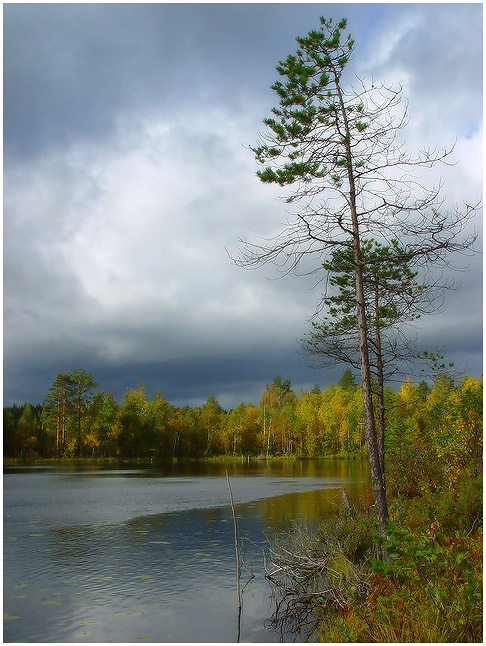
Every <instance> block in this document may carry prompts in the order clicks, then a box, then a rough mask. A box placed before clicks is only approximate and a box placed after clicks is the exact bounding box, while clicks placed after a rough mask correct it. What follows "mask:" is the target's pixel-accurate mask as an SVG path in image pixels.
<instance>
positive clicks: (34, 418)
mask: <svg viewBox="0 0 486 646" xmlns="http://www.w3.org/2000/svg"><path fill="white" fill-rule="evenodd" d="M96 387H97V384H96V383H95V382H94V381H93V378H92V377H91V375H88V374H87V373H85V372H84V371H82V370H76V371H74V372H73V373H70V374H63V373H59V375H58V376H57V377H56V380H55V381H54V383H53V385H52V386H51V388H50V389H49V392H48V394H47V396H46V400H45V402H44V403H43V404H40V405H33V404H25V405H24V406H22V407H19V406H12V407H9V408H5V409H4V455H5V456H9V457H23V458H32V457H36V456H39V457H56V456H64V457H73V456H83V457H93V458H95V457H118V456H119V457H151V458H172V457H186V456H187V457H203V456H212V455H228V454H229V455H242V454H243V455H292V456H302V457H315V456H329V455H360V454H363V455H364V453H365V431H364V424H363V404H362V397H361V389H360V386H359V385H358V384H356V383H355V380H354V378H353V376H352V374H351V372H350V371H349V370H346V371H345V372H344V374H343V377H342V378H341V379H340V381H339V383H338V384H336V385H330V386H327V387H326V388H324V389H322V390H321V389H320V388H319V387H318V386H315V387H314V388H313V389H312V390H310V391H309V392H300V393H295V392H294V391H293V390H292V386H291V383H290V381H289V380H288V379H286V380H282V379H281V378H280V377H276V378H275V379H274V381H273V382H272V383H270V384H267V386H266V387H265V390H264V392H263V394H262V397H261V399H260V402H259V404H258V406H254V405H252V404H248V405H246V404H243V403H242V404H240V405H239V406H238V407H237V408H235V409H233V410H231V411H225V410H223V408H222V407H221V406H220V404H219V403H218V401H217V399H216V398H215V397H214V395H210V396H209V397H208V399H207V401H206V403H205V404H204V405H203V406H202V407H197V408H189V407H183V408H181V407H175V406H172V405H170V404H169V403H168V402H167V401H166V400H165V399H164V398H163V396H162V395H161V394H160V393H156V394H155V396H154V397H153V399H152V400H151V401H150V400H149V399H147V396H146V394H145V391H144V387H143V385H141V386H139V387H138V388H136V389H132V388H130V389H128V390H127V393H126V395H125V397H124V399H123V403H122V404H121V405H119V404H118V403H117V402H116V401H115V399H114V398H113V395H111V394H109V393H108V394H104V393H103V392H97V393H94V394H93V390H95V389H96ZM385 399H386V402H385V404H386V415H387V438H386V448H387V453H388V455H389V456H391V455H395V454H396V455H397V457H398V453H400V457H401V458H403V457H404V453H406V452H410V457H411V458H412V457H413V456H415V457H417V452H420V451H422V452H424V451H429V450H433V451H435V452H436V453H437V456H438V457H439V458H440V457H441V456H446V455H447V456H449V457H450V456H452V455H454V456H455V457H454V460H452V462H451V464H452V465H459V463H460V461H461V460H473V461H474V463H475V464H476V463H477V464H478V465H479V460H480V456H481V436H482V421H481V413H482V380H477V379H473V378H471V377H465V378H464V379H463V380H462V381H461V382H460V383H459V384H458V385H454V382H453V380H452V378H451V377H449V376H448V375H441V376H439V377H438V378H437V379H436V380H435V382H434V384H433V386H432V387H429V386H428V384H427V383H426V382H425V381H422V382H420V383H419V384H413V383H412V382H411V381H410V380H408V381H407V382H406V383H405V384H403V385H402V387H401V389H400V390H399V391H398V392H394V391H392V390H391V389H390V388H387V389H386V395H385ZM415 462H416V463H417V464H418V465H420V464H422V465H423V468H424V469H427V468H429V466H430V462H428V461H427V460H425V459H424V460H422V461H420V460H414V463H415ZM397 463H405V464H406V463H407V461H406V460H405V462H404V461H403V459H400V460H398V461H397ZM405 475H406V474H404V476H405ZM405 479H406V478H405Z"/></svg>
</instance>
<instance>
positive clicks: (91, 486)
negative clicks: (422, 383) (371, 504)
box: [4, 460, 368, 642]
mask: <svg viewBox="0 0 486 646" xmlns="http://www.w3.org/2000/svg"><path fill="white" fill-rule="evenodd" d="M226 469H228V472H229V474H230V477H231V482H232V487H233V493H234V498H235V505H236V514H237V521H238V530H239V535H240V538H241V545H242V554H243V558H244V561H245V564H246V565H247V566H248V567H249V568H250V569H251V571H252V572H253V574H254V575H255V577H254V578H253V579H252V580H251V581H250V582H249V584H248V585H247V586H246V587H245V588H244V592H243V614H242V622H241V639H242V640H244V641H253V642H264V641H270V642H276V641H278V639H279V634H278V633H277V632H276V630H274V629H272V628H271V626H270V625H269V622H268V619H269V617H270V616H271V614H272V611H273V607H272V599H271V594H270V589H269V587H268V584H267V582H266V580H265V578H264V572H263V559H262V552H261V548H262V546H263V545H264V544H265V542H266V540H267V538H270V539H271V537H272V535H274V533H275V532H277V531H280V530H284V529H285V528H286V527H288V525H289V523H291V522H293V521H299V522H306V523H311V524H312V523H314V522H316V520H317V519H318V518H319V516H321V515H322V514H325V513H326V509H329V506H330V505H333V504H335V502H338V501H339V498H340V490H341V489H342V488H345V489H346V491H347V492H348V496H350V497H354V496H357V495H362V494H366V492H367V490H368V485H367V481H368V480H367V469H366V465H365V464H364V463H362V462H361V461H349V462H348V461H345V460H339V461H338V460H336V461H324V460H321V461H310V460H308V461H292V462H289V463H287V464H285V462H283V461H280V462H274V463H245V462H242V463H228V464H227V465H223V464H215V463H209V462H208V463H199V464H197V465H192V466H191V465H190V464H189V465H188V464H185V465H181V464H179V465H174V464H172V465H170V466H167V467H164V469H161V468H155V469H108V470H106V469H99V468H88V469H86V468H81V469H73V468H72V467H71V468H70V469H66V468H61V469H43V470H38V469H37V470H36V469H30V470H27V471H28V472H27V473H25V472H24V473H18V472H16V471H15V470H7V472H6V475H5V476H4V552H5V566H4V613H5V614H4V640H5V641H7V642H8V641H26V642H29V641H35V642H37V641H39V642H41V641H52V642H60V641H62V642H64V641H71V642H72V641H76V642H85V641H86V642H135V641H139V640H144V641H151V642H234V641H235V639H236V619H237V600H236V581H235V562H234V558H235V555H234V544H233V526H232V522H233V521H232V517H231V510H230V507H229V505H228V490H227V485H226V480H225V477H224V473H225V471H226ZM201 501H205V502H203V503H202V502H201ZM245 576H246V570H245V569H244V568H243V571H242V582H243V584H244V583H245ZM291 638H292V637H291V636H289V640H290V639H291Z"/></svg>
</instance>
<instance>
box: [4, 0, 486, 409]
mask: <svg viewBox="0 0 486 646" xmlns="http://www.w3.org/2000/svg"><path fill="white" fill-rule="evenodd" d="M320 15H324V16H326V17H331V16H334V17H336V18H338V19H339V18H340V17H342V16H346V17H347V18H348V26H349V30H350V31H351V32H352V33H353V35H354V36H355V38H356V53H355V58H354V60H353V62H352V66H353V70H354V71H356V72H357V73H358V74H360V75H362V76H369V75H371V74H372V75H373V76H374V77H375V78H377V79H379V80H384V81H389V82H393V83H401V84H402V85H403V88H404V94H405V96H406V97H407V99H408V100H409V113H410V126H409V128H408V134H407V139H408V142H409V143H410V145H411V146H412V147H413V146H415V145H417V144H418V145H423V144H426V145H429V144H430V145H434V144H439V145H447V144H449V143H453V142H454V141H457V143H456V149H455V153H454V157H455V159H456V161H457V164H456V166H455V167H454V168H453V169H445V170H443V171H442V176H443V177H444V180H445V195H446V196H447V199H448V204H450V205H454V204H455V203H461V202H462V201H463V200H467V201H469V202H473V201H475V200H477V199H478V198H479V197H480V196H481V188H482V169H481V165H482V121H481V116H482V6H481V5H480V4H427V5H423V4H196V5H194V4H192V5H188V4H5V5H4V402H5V404H9V403H12V402H17V403H22V402H24V401H26V400H29V401H42V400H43V398H44V396H45V394H46V390H47V388H48V387H49V385H50V384H51V383H52V381H53V379H54V378H55V376H56V374H57V373H58V372H59V371H71V370H73V369H74V368H75V367H81V368H84V369H85V370H87V371H88V372H91V373H92V374H93V376H94V378H95V379H96V380H98V381H100V382H101V387H102V388H103V389H104V390H105V391H106V392H113V393H114V394H115V396H116V397H117V398H118V399H119V400H120V401H121V399H122V397H123V394H124V392H126V389H127V388H128V387H136V386H137V384H138V383H139V382H141V381H143V382H144V383H145V384H146V388H147V393H148V394H149V396H150V395H152V394H153V393H154V392H155V390H157V389H160V391H161V392H162V394H163V395H164V396H165V397H166V398H167V399H168V400H169V401H170V402H171V403H173V404H177V405H186V404H189V405H198V404H200V403H201V402H203V401H204V400H205V399H206V398H207V397H208V395H209V394H210V393H211V392H212V393H214V394H215V395H216V396H217V397H218V399H219V400H220V401H221V403H222V404H223V405H224V406H225V407H227V408H230V407H233V406H235V405H237V404H238V403H239V402H241V401H242V400H244V401H245V402H248V401H253V402H255V403H256V402H257V401H258V399H259V396H260V394H261V392H262V389H263V387H264V384H265V383H267V382H269V381H271V380H273V378H274V377H275V376H276V375H281V376H282V378H286V377H289V378H290V379H291V381H292V384H293V385H294V387H295V388H296V389H298V388H308V387H312V386H313V385H314V384H315V383H318V384H320V385H325V384H326V383H329V382H331V381H334V382H335V381H336V380H337V379H339V376H340V375H341V373H342V368H338V369H336V370H327V371H316V370H315V369H311V368H309V367H308V366H307V360H306V358H305V356H303V355H302V353H301V351H300V349H299V338H301V337H302V336H303V334H304V332H305V329H306V322H307V320H308V318H309V317H310V316H311V315H312V313H313V311H314V308H315V306H316V302H317V300H318V298H319V290H315V289H314V290H313V289H312V287H313V285H314V283H315V279H309V278H301V277H294V276H289V277H286V278H282V279H280V280H275V278H276V276H278V272H277V271H276V269H275V268H273V267H271V266H266V267H264V268H262V269H259V270H256V271H248V270H245V269H242V268H239V267H237V266H235V265H234V264H233V263H232V262H231V260H230V258H229V256H228V252H229V253H236V251H237V248H238V236H241V237H246V238H249V239H250V240H253V241H258V240H259V239H260V238H261V237H262V236H268V235H271V234H272V233H274V232H276V231H278V230H279V227H280V225H281V223H282V222H284V221H285V219H286V213H285V206H284V205H283V204H282V203H281V202H279V201H278V200H277V199H276V197H277V195H278V187H277V188H276V187H275V186H273V185H263V184H261V183H260V182H259V180H258V178H257V177H256V175H255V171H256V170H257V167H256V164H255V161H254V159H253V155H252V153H251V151H250V150H249V149H248V146H249V145H251V144H254V143H255V142H256V138H257V134H258V132H259V131H261V129H262V119H263V118H265V117H267V116H268V115H269V111H270V109H271V107H272V106H273V105H274V104H275V97H274V96H273V92H272V91H271V90H270V85H271V84H272V83H273V82H274V81H275V80H276V77H277V74H276V72H275V65H276V64H277V63H278V61H279V60H281V59H282V58H285V57H286V56H287V54H289V53H293V52H295V50H296V44H295V40H294V39H295V36H299V35H305V34H306V33H307V32H308V31H309V30H310V29H313V28H316V27H318V25H319V16H320ZM476 227H477V229H478V230H480V227H481V217H480V214H479V215H478V218H477V222H476ZM469 263H470V269H469V271H468V272H466V273H463V274H461V275H460V277H459V278H460V280H461V283H462V287H461V290H459V291H456V292H453V293H450V294H447V296H446V303H445V306H444V308H443V311H442V312H441V314H440V315H436V316H434V317H431V318H429V319H428V320H424V321H423V322H422V323H421V324H420V326H419V328H418V332H419V334H420V340H421V342H423V343H424V345H425V346H428V347H429V348H432V347H435V346H436V345H437V344H441V345H442V344H446V352H447V356H448V359H449V360H451V361H456V363H457V364H459V365H460V366H461V367H462V369H463V370H465V372H466V373H468V374H472V375H475V376H477V375H479V374H481V373H482V358H481V349H482V338H481V335H482V323H481V315H482V305H481V297H482V285H481V259H480V257H476V258H473V259H472V260H470V261H469Z"/></svg>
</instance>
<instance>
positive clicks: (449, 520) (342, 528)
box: [274, 479, 483, 642]
mask: <svg viewBox="0 0 486 646" xmlns="http://www.w3.org/2000/svg"><path fill="white" fill-rule="evenodd" d="M390 518H391V522H390V524H389V526H388V531H387V539H386V540H381V541H380V540H379V539H378V540H377V536H376V527H375V520H374V510H373V509H372V508H370V507H366V506H365V505H363V504H361V505H360V504H354V505H349V506H347V505H343V507H342V508H341V509H340V510H336V512H335V513H334V515H333V517H331V518H329V519H327V520H326V521H325V522H324V523H323V524H322V525H321V526H320V528H319V530H318V532H317V534H316V535H313V536H309V535H308V534H306V533H305V532H302V531H301V530H299V531H297V532H296V533H295V534H294V535H293V536H291V537H287V539H286V540H285V542H284V544H280V545H276V546H275V555H274V565H276V566H277V567H278V568H281V569H279V573H278V575H277V576H276V577H275V581H274V583H276V587H277V591H279V592H280V594H281V596H282V597H283V596H284V595H286V594H290V596H288V597H287V602H284V603H283V604H282V605H281V606H280V610H279V613H280V617H279V618H280V620H281V621H284V622H287V623H288V624H289V623H290V625H291V626H292V627H293V628H294V629H298V628H299V627H300V628H303V627H306V625H308V623H309V620H310V618H311V617H312V622H313V631H314V634H315V637H316V638H317V639H318V640H319V641H323V642H481V641H482V539H483V532H482V481H481V480H480V479H476V480H468V481H466V480H465V481H463V482H461V483H460V484H459V485H458V486H457V487H455V488H454V489H452V490H450V491H448V492H440V493H437V492H435V493H431V492H428V493H424V494H423V495H422V496H420V497H415V498H413V499H398V498H396V499H394V500H392V501H391V504H390ZM314 620H316V621H315V623H314Z"/></svg>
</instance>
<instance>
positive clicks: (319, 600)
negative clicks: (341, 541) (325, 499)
mask: <svg viewBox="0 0 486 646" xmlns="http://www.w3.org/2000/svg"><path fill="white" fill-rule="evenodd" d="M268 553H269V559H268V561H267V559H266V560H265V571H266V574H265V577H266V578H267V579H268V581H270V583H271V584H272V587H273V593H274V597H275V602H276V610H275V613H274V616H273V621H274V623H275V624H277V625H279V626H280V628H281V630H282V631H283V630H285V629H290V630H291V631H292V632H293V633H302V632H307V633H309V632H311V631H312V627H313V625H314V621H315V620H314V614H315V611H316V609H318V608H321V609H322V608H323V607H325V606H332V607H336V606H339V607H340V608H345V607H346V606H347V605H348V604H349V591H350V589H352V590H353V591H355V592H356V593H358V594H360V595H363V596H366V595H367V592H368V589H369V582H368V576H367V575H366V574H365V573H364V569H363V568H362V567H360V566H358V565H355V564H354V563H352V562H351V561H350V560H349V559H348V558H347V557H346V556H345V555H344V553H343V552H342V550H341V549H340V547H339V545H335V544H331V545H328V544H324V543H322V542H320V541H318V540H317V539H316V538H315V537H313V536H312V535H310V534H309V532H308V531H307V530H306V529H305V528H302V527H300V528H295V527H294V530H293V533H292V535H286V536H284V537H283V538H281V539H280V540H279V541H278V542H277V543H276V544H275V545H273V546H270V547H269V549H268Z"/></svg>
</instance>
